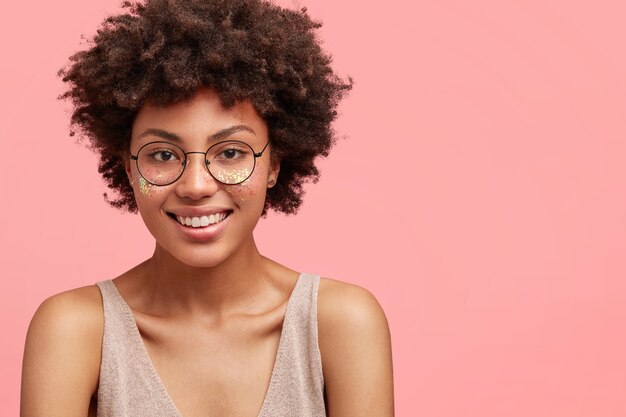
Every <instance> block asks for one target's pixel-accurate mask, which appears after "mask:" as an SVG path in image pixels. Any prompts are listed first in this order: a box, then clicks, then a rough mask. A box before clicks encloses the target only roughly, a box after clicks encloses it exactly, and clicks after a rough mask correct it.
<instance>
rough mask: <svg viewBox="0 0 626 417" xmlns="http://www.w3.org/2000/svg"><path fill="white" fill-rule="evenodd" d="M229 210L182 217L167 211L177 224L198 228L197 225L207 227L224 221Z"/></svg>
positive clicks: (228, 214)
mask: <svg viewBox="0 0 626 417" xmlns="http://www.w3.org/2000/svg"><path fill="white" fill-rule="evenodd" d="M230 213H231V212H230V211H222V212H220V213H214V214H210V215H208V216H200V217H184V216H177V215H175V214H174V213H168V215H169V216H170V217H171V218H173V219H174V220H176V221H177V222H178V223H179V224H181V225H183V226H186V227H191V228H194V229H195V228H199V227H207V226H211V225H212V224H216V223H219V222H222V221H224V219H226V218H227V217H228V216H230Z"/></svg>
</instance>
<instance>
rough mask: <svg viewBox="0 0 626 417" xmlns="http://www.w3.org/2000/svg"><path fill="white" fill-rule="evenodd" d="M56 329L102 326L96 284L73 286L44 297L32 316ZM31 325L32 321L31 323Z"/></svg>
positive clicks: (102, 321) (99, 296) (100, 298)
mask: <svg viewBox="0 0 626 417" xmlns="http://www.w3.org/2000/svg"><path fill="white" fill-rule="evenodd" d="M33 322H44V323H43V324H46V325H48V326H52V327H53V328H54V329H56V330H62V329H66V330H65V331H78V330H82V331H84V330H86V329H87V328H94V327H95V328H96V329H95V330H97V328H98V327H100V328H102V325H103V324H104V318H103V314H102V297H101V295H100V290H99V289H98V287H97V286H96V285H89V286H85V287H80V288H75V289H72V290H68V291H64V292H62V293H59V294H56V295H53V296H50V297H48V298H47V299H45V300H44V301H43V302H42V303H41V305H40V306H39V308H38V309H37V311H36V312H35V315H34V317H33ZM31 325H32V323H31Z"/></svg>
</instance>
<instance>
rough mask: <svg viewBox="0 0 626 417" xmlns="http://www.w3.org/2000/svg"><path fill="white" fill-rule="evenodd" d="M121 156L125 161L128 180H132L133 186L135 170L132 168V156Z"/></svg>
mask: <svg viewBox="0 0 626 417" xmlns="http://www.w3.org/2000/svg"><path fill="white" fill-rule="evenodd" d="M120 158H122V160H123V161H124V171H126V176H127V177H128V182H130V185H131V186H133V185H134V181H133V172H132V170H131V168H130V158H129V157H128V156H127V155H123V156H120Z"/></svg>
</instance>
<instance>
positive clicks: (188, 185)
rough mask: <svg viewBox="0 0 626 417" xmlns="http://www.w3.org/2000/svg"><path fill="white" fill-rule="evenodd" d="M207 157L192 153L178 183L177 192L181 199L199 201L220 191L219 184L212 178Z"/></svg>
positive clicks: (200, 153) (199, 153) (188, 156)
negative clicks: (207, 164)
mask: <svg viewBox="0 0 626 417" xmlns="http://www.w3.org/2000/svg"><path fill="white" fill-rule="evenodd" d="M205 158H206V156H205V154H204V153H202V152H190V154H188V155H187V162H186V164H185V169H184V171H183V175H182V176H181V177H180V178H179V179H178V181H177V183H176V192H177V194H178V195H179V196H180V197H187V198H191V199H194V200H199V199H201V198H203V197H210V196H212V195H213V194H215V193H216V192H217V191H218V190H219V184H218V182H217V180H215V178H213V177H212V176H211V174H210V173H209V170H208V169H207V166H206V159H205Z"/></svg>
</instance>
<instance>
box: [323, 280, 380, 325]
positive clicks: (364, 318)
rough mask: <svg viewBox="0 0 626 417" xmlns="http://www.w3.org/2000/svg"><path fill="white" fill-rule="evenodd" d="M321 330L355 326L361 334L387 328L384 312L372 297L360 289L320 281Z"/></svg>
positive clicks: (330, 281)
mask: <svg viewBox="0 0 626 417" xmlns="http://www.w3.org/2000/svg"><path fill="white" fill-rule="evenodd" d="M317 303H318V323H319V326H320V330H323V331H326V330H328V331H333V330H341V331H343V330H345V329H344V327H350V328H352V327H354V326H357V327H358V328H359V329H361V331H365V330H368V329H369V330H370V331H375V330H376V329H378V330H379V331H380V330H385V329H388V326H387V319H386V317H385V313H384V311H383V309H382V307H381V306H380V304H379V303H378V300H376V298H375V297H374V295H373V294H372V293H371V292H369V291H368V290H366V289H365V288H363V287H359V286H358V285H354V284H349V283H347V282H342V281H337V280H334V279H331V278H321V280H320V286H319V291H318V300H317Z"/></svg>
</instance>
